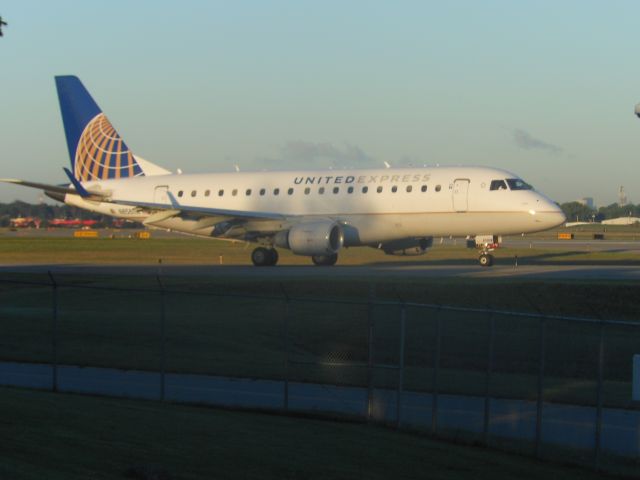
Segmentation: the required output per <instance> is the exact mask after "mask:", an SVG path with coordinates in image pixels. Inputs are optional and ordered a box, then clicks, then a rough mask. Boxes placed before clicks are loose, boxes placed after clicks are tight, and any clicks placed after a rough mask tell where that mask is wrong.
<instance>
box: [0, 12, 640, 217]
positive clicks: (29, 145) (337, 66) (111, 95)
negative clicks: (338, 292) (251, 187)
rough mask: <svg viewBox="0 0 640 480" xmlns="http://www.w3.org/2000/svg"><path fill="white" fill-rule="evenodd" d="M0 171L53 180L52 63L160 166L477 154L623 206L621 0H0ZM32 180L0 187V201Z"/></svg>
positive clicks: (629, 158)
mask: <svg viewBox="0 0 640 480" xmlns="http://www.w3.org/2000/svg"><path fill="white" fill-rule="evenodd" d="M0 16H2V18H3V19H4V21H6V22H7V23H8V25H7V26H5V27H4V28H3V31H4V36H3V37H1V38H0V177H5V178H22V179H29V180H34V181H39V182H45V183H63V182H65V180H66V178H65V175H64V173H63V171H62V167H66V166H68V165H69V158H68V153H67V148H66V143H65V139H64V132H63V128H62V123H61V119H60V113H59V107H58V100H57V96H56V92H55V86H54V80H53V77H54V75H61V74H73V75H77V76H78V77H80V79H81V80H82V81H83V83H84V84H85V86H86V87H87V88H88V90H89V91H90V92H91V94H92V95H93V97H94V99H95V100H96V102H97V103H98V105H100V107H101V108H102V110H103V111H104V112H105V114H106V115H107V116H108V117H109V119H110V120H111V123H112V124H113V125H114V126H115V128H116V129H117V130H118V132H119V133H120V135H121V136H122V137H123V138H124V139H125V141H126V142H127V144H128V145H129V147H130V148H131V149H132V150H133V151H134V153H136V154H137V155H140V156H142V157H143V158H146V159H148V160H150V161H152V162H154V163H157V164H159V165H161V166H163V167H165V168H168V169H170V170H172V171H175V170H176V169H178V168H180V169H181V170H182V171H183V172H185V173H186V172H188V173H198V172H216V171H221V172H222V171H232V170H233V169H234V165H238V166H239V167H240V169H241V170H245V171H246V170H282V169H311V168H356V167H357V168H365V167H367V168H369V167H383V166H384V162H385V161H386V162H388V163H390V164H391V165H393V166H406V165H425V164H426V165H441V166H448V165H485V166H492V167H499V168H504V169H507V170H509V171H512V172H514V173H516V174H517V175H519V176H521V177H522V178H524V179H525V180H526V181H527V182H529V183H531V184H533V185H534V186H535V187H536V189H538V190H540V191H542V192H543V193H546V194H547V195H549V196H550V197H551V198H553V199H554V200H556V201H559V202H566V201H572V200H575V199H578V198H581V197H587V196H588V197H593V198H594V199H595V202H596V204H597V205H599V206H601V205H608V204H610V203H614V202H615V201H617V198H618V188H619V187H620V186H621V185H623V186H624V188H625V191H626V192H627V196H628V198H629V200H630V201H631V202H633V203H640V175H639V173H640V172H639V170H640V168H639V167H638V164H639V162H638V160H640V119H638V118H637V117H635V116H634V115H633V110H634V106H635V105H636V104H637V103H639V102H640V41H639V38H638V29H637V24H638V18H640V2H637V1H635V0H634V1H599V2H596V1H588V0H579V1H578V0H575V1H573V0H564V1H561V2H559V1H545V0H539V1H524V0H523V1H515V0H513V1H497V0H496V1H492V0H487V1H483V2H481V1H472V0H468V1H462V0H460V1H456V0H452V1H446V2H444V1H386V2H381V1H375V0H366V1H365V0H362V1H356V0H353V1H344V0H341V1H333V0H322V1H311V0H310V1H301V0H297V1H294V0H291V1H278V0H271V1H248V0H247V1H213V0H208V1H189V0H181V1H162V0H154V1H145V0H138V1H134V2H132V1H123V0H110V1H109V2H98V1H81V0H77V1H70V0H67V1H64V0H62V1H61V0H56V1H51V0H48V1H30V0H9V1H3V2H2V3H0ZM41 197H42V196H41V194H40V193H39V192H38V191H35V190H30V189H25V188H19V187H16V186H10V185H0V202H10V201H13V200H15V199H20V200H24V201H29V202H37V201H39V199H40V198H41Z"/></svg>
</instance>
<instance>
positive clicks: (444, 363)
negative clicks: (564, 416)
mask: <svg viewBox="0 0 640 480" xmlns="http://www.w3.org/2000/svg"><path fill="white" fill-rule="evenodd" d="M19 277H20V278H22V279H23V280H24V279H25V276H22V275H21V276H19ZM26 278H28V279H31V280H33V279H34V277H31V276H27V277H26ZM35 278H40V277H35ZM40 279H41V280H42V278H40ZM58 281H60V282H61V283H62V284H63V285H64V286H62V287H60V288H59V290H58V297H57V305H58V314H59V315H58V327H57V338H58V344H57V358H58V361H59V362H60V363H63V364H72V365H87V366H103V367H115V368H124V369H140V370H159V368H160V365H161V344H162V342H161V338H162V336H161V323H160V319H161V310H160V307H161V302H162V300H161V298H160V295H159V294H158V293H157V291H156V292H154V291H131V290H129V289H130V288H131V287H134V288H142V287H144V288H149V289H157V283H156V279H155V278H154V277H153V276H151V277H139V276H137V277H113V278H109V277H103V278H98V279H95V278H86V277H84V276H82V275H80V276H76V275H69V276H65V277H63V278H59V279H58ZM74 285H76V286H77V285H81V286H86V285H90V286H92V287H99V288H91V289H86V288H78V287H76V286H74ZM261 286H263V287H264V280H256V279H254V280H252V281H251V282H248V283H247V282H226V284H224V283H222V281H221V280H219V279H218V280H212V279H208V278H194V277H189V278H179V277H178V278H173V277H172V278H171V283H170V284H169V285H166V287H167V289H168V292H169V293H167V294H166V296H165V298H164V301H165V306H166V309H165V318H166V327H165V328H166V368H167V369H168V371H171V372H182V373H202V374H214V375H226V376H239V377H249V378H273V379H282V378H283V376H284V371H285V369H284V366H285V359H286V358H287V355H288V358H289V360H290V362H291V365H292V366H291V368H290V369H289V370H288V374H289V376H290V379H291V380H298V381H308V382H316V383H330V384H344V385H357V386H366V385H367V371H366V368H362V367H356V366H354V367H349V366H336V367H329V366H323V367H320V366H312V365H309V364H310V363H316V364H317V363H319V362H333V363H336V362H337V363H344V362H348V363H356V364H360V365H366V364H367V362H368V351H369V350H368V337H367V335H368V321H369V320H368V319H369V317H368V315H369V307H368V305H367V303H366V300H367V293H368V287H369V285H368V283H367V282H366V281H361V282H359V281H357V280H356V281H354V280H350V281H349V282H326V281H324V280H314V279H312V280H306V281H300V280H299V279H298V280H296V282H295V283H293V282H292V283H291V284H287V285H286V286H285V287H284V288H285V289H287V290H288V291H289V293H290V295H291V296H292V297H293V298H294V299H296V298H301V299H305V298H306V300H295V301H292V302H291V303H290V304H289V306H288V316H287V317H286V318H287V332H288V333H287V335H286V336H285V335H284V319H285V302H284V299H283V297H282V296H281V295H280V293H281V292H280V291H279V289H280V288H281V286H280V285H275V286H273V287H274V288H273V290H271V291H270V292H269V293H271V294H272V295H274V296H266V297H260V296H256V297H246V296H245V297H242V295H247V294H248V293H249V292H252V291H253V290H254V289H259V288H260V287H261ZM112 287H117V288H118V290H114V289H112ZM398 288H400V291H401V292H402V294H403V296H404V297H405V298H408V299H411V300H414V301H422V302H429V303H439V304H451V303H458V304H460V303H464V304H466V305H469V306H479V307H486V306H488V304H487V298H489V297H491V298H492V304H491V306H493V307H500V308H502V309H507V310H515V311H522V310H525V309H528V310H534V311H535V310H536V309H537V310H549V311H552V312H553V311H554V307H555V312H554V313H558V312H557V310H558V308H557V305H558V304H559V303H560V302H562V303H563V304H564V305H566V308H565V309H564V310H565V311H564V312H563V313H571V314H576V313H587V314H593V313H594V311H597V310H594V308H602V309H603V310H601V312H600V313H601V314H606V316H610V314H611V313H612V312H614V313H616V314H617V315H620V316H624V317H627V318H628V319H635V320H636V321H637V320H638V318H637V312H638V308H639V302H640V299H639V297H638V295H637V290H636V288H635V287H634V286H633V285H627V284H624V283H621V284H619V283H613V284H607V285H594V284H583V283H568V284H547V283H544V282H525V283H521V284H518V283H514V282H512V281H511V282H508V283H505V282H499V283H495V282H493V283H490V284H488V285H484V284H481V283H479V282H473V281H471V282H469V281H464V282H440V281H438V280H433V279H432V280H430V281H428V282H413V283H412V284H408V283H407V284H406V285H402V284H401V285H397V284H396V283H395V282H382V283H379V284H377V285H375V286H374V290H375V292H376V297H377V298H388V299H396V300H397V297H395V296H394V295H396V294H397V291H398ZM262 290H264V288H262ZM176 292H179V293H176ZM456 295H457V298H456ZM585 298H588V300H586V302H588V304H587V306H585V305H584V303H585V300H584V299H585ZM612 299H617V300H614V301H612ZM345 301H347V303H345ZM594 305H595V307H594ZM51 306H52V290H51V288H50V287H49V286H44V287H42V286H32V285H22V284H5V283H0V359H2V360H14V361H27V362H49V361H51V358H52V350H51V348H52V347H51V345H52V344H51V341H52V330H51V329H52V324H51V318H52V317H51ZM534 307H535V308H534ZM604 309H607V310H604ZM372 315H373V316H372V321H373V327H374V328H373V343H374V345H373V351H374V357H373V361H374V363H375V364H376V365H397V364H398V362H399V353H398V352H399V329H398V320H399V317H400V308H399V304H391V305H376V306H374V308H373V310H372ZM438 319H439V321H440V322H441V324H442V328H443V330H442V349H441V364H440V385H439V387H440V391H441V392H443V393H445V392H446V393H459V394H469V395H483V394H484V391H485V381H486V376H485V369H486V366H487V361H488V360H487V351H488V345H489V336H488V332H489V329H488V326H489V324H488V321H489V317H488V315H487V314H486V313H482V312H480V313H473V312H471V313H465V312H458V311H446V310H441V311H438V310H437V308H436V309H434V308H420V307H410V308H408V310H407V322H406V339H407V341H406V352H405V366H406V370H405V388H406V389H410V390H417V391H430V390H431V388H432V387H433V386H432V383H431V381H432V378H433V367H434V348H435V347H434V345H435V341H436V340H435V338H436V337H435V328H436V321H437V320H438ZM493 321H494V322H495V327H496V330H495V331H496V336H495V341H494V342H495V343H494V348H495V361H494V364H495V365H494V372H493V376H492V384H491V392H492V394H493V395H494V396H499V397H506V398H525V399H535V398H536V395H537V375H538V370H539V366H538V365H539V363H538V361H539V360H538V359H539V342H540V340H539V328H540V327H539V320H537V319H535V318H527V317H514V316H510V315H509V314H500V315H494V316H493ZM599 329H600V326H599V325H597V324H578V323H572V322H564V321H555V322H548V324H547V327H546V333H545V341H546V347H545V350H546V353H545V375H546V377H545V390H544V391H545V399H546V400H548V401H555V402H567V403H575V404H585V405H593V404H595V401H596V390H595V385H596V383H595V382H596V372H597V361H596V359H597V352H598V341H599V332H600V330H599ZM639 337H640V324H639V326H638V327H635V326H608V327H607V329H606V334H605V337H604V341H605V344H604V346H605V351H606V356H605V366H606V370H605V388H604V403H605V405H607V406H615V407H631V406H632V405H630V391H631V387H630V379H631V361H630V359H631V358H632V356H633V354H634V353H637V345H638V341H639ZM287 352H288V353H287ZM375 383H376V385H377V386H384V387H390V388H394V387H395V386H396V385H397V372H396V371H393V370H387V369H379V370H376V371H375Z"/></svg>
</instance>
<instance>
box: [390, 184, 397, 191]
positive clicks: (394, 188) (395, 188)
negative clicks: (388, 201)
mask: <svg viewBox="0 0 640 480" xmlns="http://www.w3.org/2000/svg"><path fill="white" fill-rule="evenodd" d="M391 191H392V192H393V193H396V192H397V191H398V186H397V185H394V186H393V187H391Z"/></svg>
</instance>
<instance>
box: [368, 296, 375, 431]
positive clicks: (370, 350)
mask: <svg viewBox="0 0 640 480" xmlns="http://www.w3.org/2000/svg"><path fill="white" fill-rule="evenodd" d="M373 301H374V287H373V284H370V285H369V303H368V305H367V322H368V334H367V344H368V352H367V421H368V422H370V421H371V420H372V418H373V341H374V337H373V308H374V306H373Z"/></svg>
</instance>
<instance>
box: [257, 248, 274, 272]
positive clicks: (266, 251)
mask: <svg viewBox="0 0 640 480" xmlns="http://www.w3.org/2000/svg"><path fill="white" fill-rule="evenodd" d="M251 261H252V262H253V264H254V265H255V266H256V267H271V266H273V265H275V264H276V263H278V251H277V250H276V249H275V248H264V247H258V248H256V249H255V250H254V251H253V252H252V253H251Z"/></svg>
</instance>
